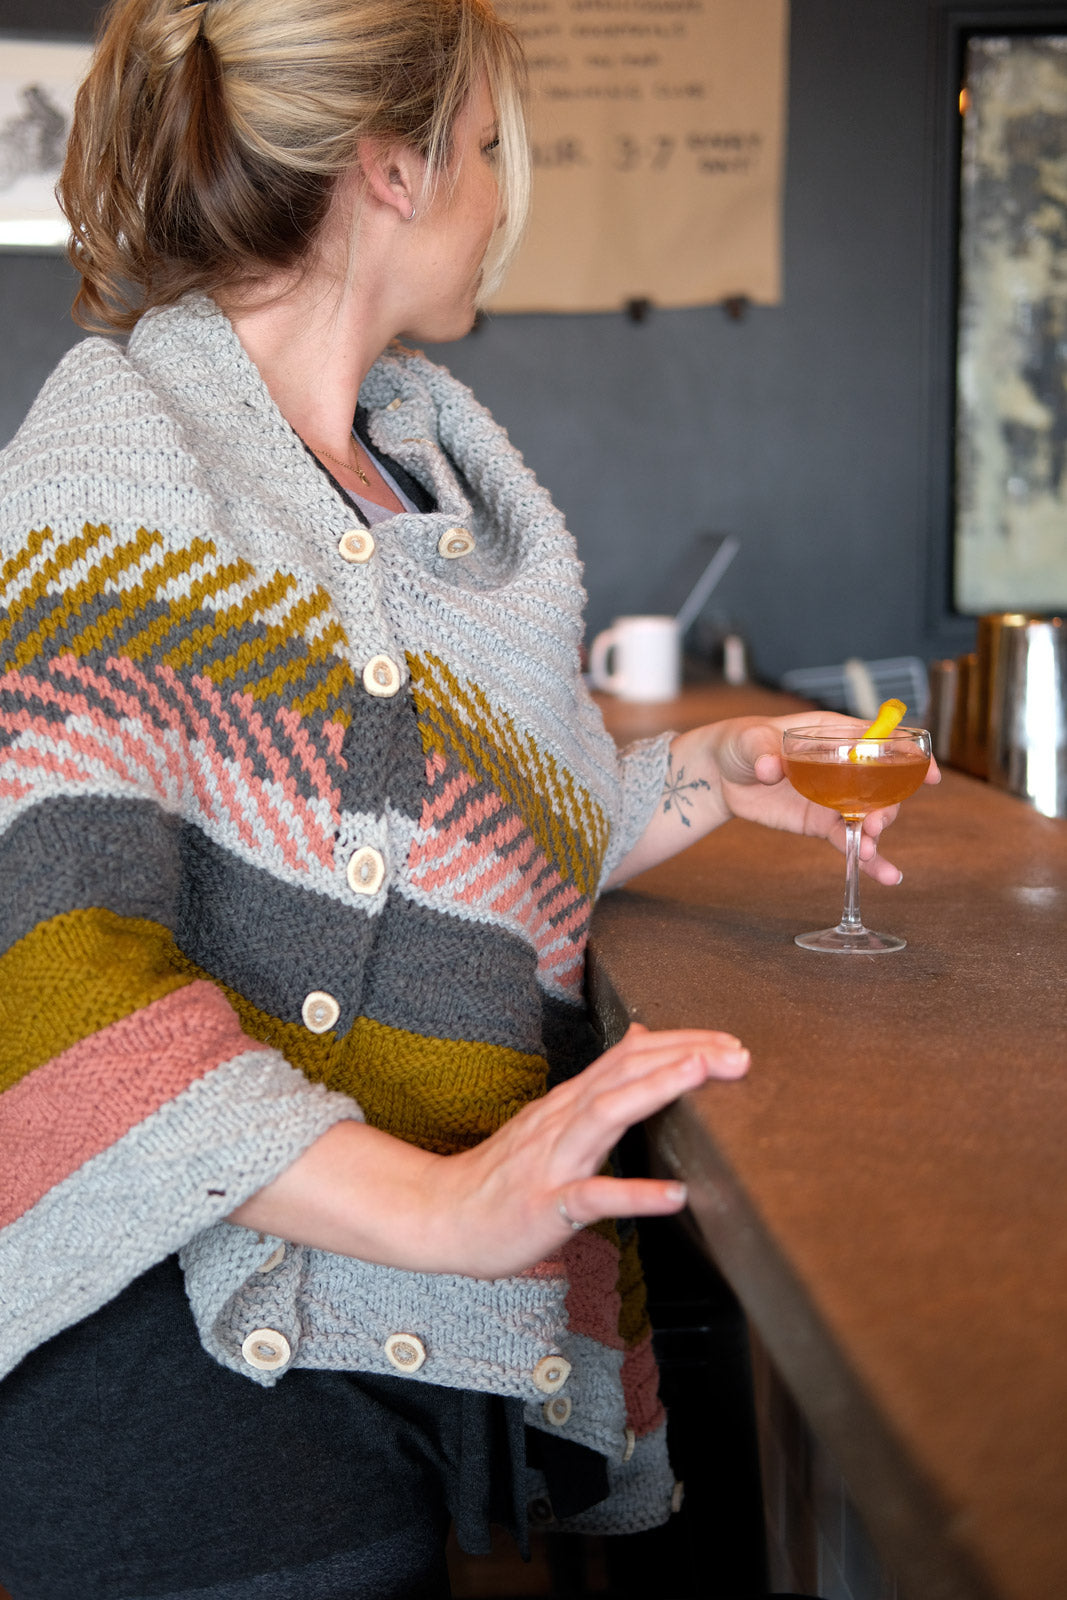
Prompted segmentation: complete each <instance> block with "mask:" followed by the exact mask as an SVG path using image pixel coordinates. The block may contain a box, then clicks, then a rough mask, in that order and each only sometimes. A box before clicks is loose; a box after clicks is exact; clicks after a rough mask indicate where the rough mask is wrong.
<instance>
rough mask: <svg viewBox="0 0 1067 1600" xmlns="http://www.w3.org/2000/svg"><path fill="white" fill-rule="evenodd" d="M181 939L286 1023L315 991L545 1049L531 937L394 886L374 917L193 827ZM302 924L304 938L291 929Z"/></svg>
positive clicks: (346, 1005)
mask: <svg viewBox="0 0 1067 1600" xmlns="http://www.w3.org/2000/svg"><path fill="white" fill-rule="evenodd" d="M182 851H183V856H184V869H185V873H186V881H187V883H188V890H187V893H186V895H185V898H184V900H183V903H182V907H181V912H180V916H179V926H178V940H179V943H180V945H181V947H182V949H183V950H184V951H185V953H186V955H187V956H189V958H190V960H192V961H195V962H196V963H197V965H198V966H201V967H203V968H204V969H205V970H206V971H207V972H209V973H210V974H211V976H212V977H213V978H216V979H217V980H218V981H219V982H221V983H225V984H227V985H229V987H231V988H233V989H236V990H237V991H238V992H239V993H240V994H242V995H244V996H245V997H246V999H248V1000H250V1001H251V1002H252V1004H253V1005H255V1006H258V1007H259V1009H260V1010H261V1011H266V1012H267V1013H268V1014H269V1015H270V1016H273V1017H278V1018H280V1019H281V1020H282V1021H284V1022H294V1023H299V1022H300V1020H301V1017H300V1008H301V1006H302V1005H303V1003H304V1000H305V997H306V996H307V995H308V994H309V993H310V992H311V991H312V990H313V989H324V990H326V992H327V993H328V994H332V995H333V997H334V999H335V1000H336V1001H337V1003H338V1005H339V1006H340V1007H341V1015H340V1018H339V1020H338V1024H337V1029H336V1032H337V1033H338V1034H340V1035H343V1034H345V1033H347V1032H348V1030H349V1028H351V1026H352V1024H353V1022H354V1021H355V1019H356V1017H357V1016H359V1015H360V1014H364V1015H366V1016H368V1017H371V1018H373V1019H374V1020H375V1021H377V1022H383V1023H385V1024H387V1025H388V1026H389V1027H393V1028H404V1029H407V1030H408V1031H409V1032H412V1033H420V1034H425V1035H427V1036H429V1037H432V1038H440V1039H462V1040H465V1041H472V1042H473V1041H480V1042H481V1043H484V1044H497V1045H505V1046H508V1047H510V1048H511V1049H514V1050H523V1051H526V1052H529V1053H531V1054H538V1053H540V1050H541V1015H540V999H539V995H538V990H537V984H536V969H537V957H536V954H535V952H534V951H533V949H532V948H531V947H530V946H529V945H528V944H526V943H525V941H524V940H521V939H517V938H515V937H514V936H513V935H510V934H507V933H504V932H502V931H501V930H500V929H496V928H492V927H489V926H487V925H486V924H485V923H482V922H477V921H474V920H471V921H466V920H464V919H462V918H460V917H454V916H450V915H447V914H445V913H442V912H438V911H431V910H427V909H426V908H424V907H422V906H418V905H414V904H413V903H412V902H410V901H408V900H406V899H404V898H403V896H401V895H399V894H397V893H395V892H394V893H392V894H390V895H389V896H388V898H387V900H386V903H385V907H384V909H383V910H382V911H381V912H380V913H379V915H377V916H374V917H371V916H368V915H367V914H366V913H365V912H364V911H362V910H360V909H358V908H355V909H353V908H351V907H348V906H345V905H342V904H341V903H340V902H339V901H336V900H333V899H330V898H327V897H326V896H324V895H318V894H309V893H308V891H307V890H306V889H299V888H293V887H291V886H290V885H288V884H285V883H283V882H281V881H280V880H278V879H276V878H274V877H272V875H271V874H270V873H267V872H264V871H261V870H260V869H259V868H256V867H252V866H249V865H248V864H247V863H246V862H243V861H241V860H239V859H238V858H237V857H236V856H233V855H231V854H230V853H229V851H227V850H224V849H223V848H222V847H221V846H219V845H216V844H214V843H212V841H210V840H209V839H206V838H205V837H204V835H203V834H201V833H199V832H198V831H197V830H196V829H193V828H187V829H186V831H185V833H184V835H183V839H182ZM290 930H298V936H297V937H289V936H288V935H289V931H290Z"/></svg>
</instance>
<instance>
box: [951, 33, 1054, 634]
mask: <svg viewBox="0 0 1067 1600" xmlns="http://www.w3.org/2000/svg"><path fill="white" fill-rule="evenodd" d="M961 68H962V70H961V83H960V114H961V118H962V130H961V131H962V139H961V153H960V210H959V216H960V226H959V254H958V260H959V300H958V306H957V342H956V452H955V454H956V460H955V482H956V492H955V526H954V550H953V557H954V560H953V571H954V600H955V604H956V607H957V609H958V610H959V611H961V612H963V613H965V614H967V615H971V616H980V615H982V614H983V613H985V612H992V611H1041V610H1045V609H1049V608H1052V609H1060V608H1063V607H1064V606H1067V204H1065V196H1067V27H1064V28H1063V29H1061V30H1059V31H1056V32H1036V33H1035V32H1032V31H1030V30H1026V31H1021V30H1005V31H994V32H984V31H983V32H975V33H972V34H970V35H969V36H968V37H967V38H966V39H965V41H964V50H963V60H962V64H961Z"/></svg>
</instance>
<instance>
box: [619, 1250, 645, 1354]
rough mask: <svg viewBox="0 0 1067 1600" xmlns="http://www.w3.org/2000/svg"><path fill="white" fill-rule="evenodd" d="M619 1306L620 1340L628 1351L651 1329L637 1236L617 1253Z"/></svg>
mask: <svg viewBox="0 0 1067 1600" xmlns="http://www.w3.org/2000/svg"><path fill="white" fill-rule="evenodd" d="M619 1302H620V1304H619V1338H620V1339H622V1341H623V1343H624V1344H625V1345H626V1347H627V1349H628V1350H629V1349H632V1348H633V1346H634V1345H635V1344H640V1342H641V1340H642V1339H644V1338H645V1337H646V1335H647V1334H648V1333H649V1331H650V1329H651V1323H650V1322H649V1320H648V1297H647V1294H646V1290H645V1279H644V1274H643V1272H642V1271H641V1257H640V1254H639V1250H638V1242H637V1234H636V1232H634V1233H631V1234H630V1237H629V1238H628V1239H627V1240H626V1243H625V1244H624V1245H623V1246H622V1249H621V1251H620V1253H619Z"/></svg>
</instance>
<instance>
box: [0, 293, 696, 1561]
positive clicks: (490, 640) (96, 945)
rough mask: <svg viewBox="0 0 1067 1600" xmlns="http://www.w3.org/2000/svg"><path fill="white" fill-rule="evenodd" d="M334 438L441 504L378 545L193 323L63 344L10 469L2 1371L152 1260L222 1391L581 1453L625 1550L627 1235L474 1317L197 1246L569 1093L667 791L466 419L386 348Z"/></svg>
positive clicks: (0, 726)
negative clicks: (356, 1387) (297, 1173)
mask: <svg viewBox="0 0 1067 1600" xmlns="http://www.w3.org/2000/svg"><path fill="white" fill-rule="evenodd" d="M361 404H362V405H363V406H364V407H366V410H367V413H368V427H369V432H370V437H371V439H372V440H373V443H374V444H375V446H376V447H377V448H378V449H380V450H381V451H382V452H383V453H385V454H386V455H388V456H390V457H391V458H393V460H395V461H396V462H398V463H399V464H400V466H401V467H402V468H403V469H405V470H406V471H407V472H408V473H409V474H410V475H411V476H412V477H413V478H414V479H415V480H416V481H417V482H418V483H420V484H421V485H423V486H424V487H425V488H426V489H427V490H428V491H429V493H430V494H431V495H432V496H433V501H434V503H435V505H436V509H435V510H434V511H432V512H428V513H421V514H420V513H404V514H401V515H398V516H396V517H393V518H391V519H390V520H388V521H387V522H385V523H383V524H380V525H378V526H376V527H375V528H374V530H373V533H371V532H370V531H369V530H368V529H366V528H364V527H363V526H361V525H360V524H359V523H358V521H357V518H356V515H355V513H354V510H353V507H352V505H351V504H350V503H349V502H348V501H347V500H346V498H345V497H344V496H343V495H341V494H340V493H339V491H338V489H337V487H336V485H335V484H334V483H333V482H332V480H331V479H330V478H329V477H328V475H326V474H325V473H324V472H323V471H322V470H321V468H320V467H319V466H318V465H317V464H316V463H315V461H314V460H313V459H312V458H311V457H310V456H309V455H308V453H307V452H306V451H305V449H304V447H303V446H302V445H301V443H300V441H299V439H298V438H297V437H296V435H295V434H294V433H293V432H292V430H291V429H290V428H289V427H288V425H287V424H286V422H285V421H284V419H283V418H282V416H281V415H280V413H279V412H278V410H277V408H276V407H275V405H274V403H273V401H272V400H271V398H270V396H269V394H268V392H267V390H266V387H265V385H264V384H263V382H262V379H261V378H260V376H259V373H258V372H257V370H256V368H255V367H254V366H253V364H252V363H251V362H250V361H249V360H248V358H247V357H246V356H245V354H244V352H243V349H242V347H241V345H240V343H239V341H238V340H237V338H236V336H235V334H234V331H233V329H232V327H231V325H230V323H229V322H228V320H227V319H226V318H225V317H224V316H223V315H222V313H221V312H220V311H219V310H218V308H217V307H216V306H215V305H214V304H213V302H211V301H209V300H205V299H201V298H198V297H197V298H190V299H188V300H186V301H185V302H183V303H182V304H181V305H179V306H177V307H174V308H170V309H167V310H163V311H159V312H155V313H151V314H149V315H148V316H146V317H145V318H143V319H142V321H141V322H140V323H139V325H138V327H137V329H136V330H135V332H134V334H133V336H132V337H131V339H130V341H129V344H128V347H127V348H126V349H125V350H123V349H122V348H121V347H120V346H118V345H116V344H114V343H112V342H111V341H107V340H103V339H88V340H86V341H84V342H82V343H81V344H80V345H78V346H77V347H76V348H75V349H74V350H73V351H72V352H71V353H70V354H69V355H68V356H67V357H66V358H65V360H64V361H63V362H62V363H61V364H60V366H59V367H58V368H57V370H56V372H55V373H54V374H53V376H52V377H51V379H49V381H48V383H47V384H46V385H45V388H44V389H43V390H42V392H41V394H40V396H39V397H38V400H37V402H36V404H35V405H34V407H33V409H32V410H31V412H30V414H29V416H28V418H27V420H26V422H25V423H24V425H23V427H22V428H21V430H20V431H19V433H18V435H17V437H16V439H15V440H14V442H13V443H12V444H11V445H10V446H9V447H8V449H7V450H6V451H5V452H4V453H3V456H2V457H0V462H2V467H0V537H2V547H0V559H2V562H3V565H2V568H0V585H2V597H0V603H2V605H3V608H4V610H3V616H2V619H0V654H2V661H0V672H2V677H0V691H2V698H0V830H2V831H0V873H2V882H3V886H4V887H3V894H2V896H0V952H2V955H0V1091H2V1092H0V1150H2V1152H3V1155H2V1159H0V1374H2V1373H4V1372H6V1371H7V1370H9V1369H10V1368H11V1367H12V1366H13V1365H14V1364H15V1363H16V1362H17V1361H18V1360H20V1359H21V1357H22V1356H23V1354H25V1353H26V1352H27V1351H28V1350H30V1349H32V1348H33V1347H34V1346H35V1345H37V1344H39V1343H40V1342H41V1341H43V1340H45V1339H48V1338H50V1337H51V1336H52V1335H53V1334H55V1333H56V1332H58V1331H59V1330H60V1329H62V1328H63V1327H65V1326H68V1325H69V1324H71V1323H72V1322H75V1321H77V1320H79V1319H80V1318H82V1317H84V1316H86V1315H87V1314H89V1313H90V1312H92V1311H93V1310H95V1309H96V1308H98V1307H99V1306H100V1305H102V1304H104V1303H105V1302H106V1301H107V1300H109V1299H110V1298H111V1297H113V1296H114V1295H115V1294H117V1293H118V1292H119V1291H120V1290H121V1289H122V1288H123V1287H124V1286H125V1285H126V1284H127V1283H128V1282H130V1281H131V1280H132V1279H133V1278H134V1277H135V1276H136V1275H138V1274H139V1273H141V1272H143V1271H145V1270H146V1269H147V1268H148V1267H149V1266H150V1265H152V1264H153V1263H154V1262H155V1261H157V1260H160V1259H161V1258H162V1257H163V1256H165V1255H167V1254H168V1253H171V1252H173V1251H180V1252H181V1261H182V1265H183V1268H184V1272H185V1280H186V1288H187V1293H188V1296H189V1300H190V1304H191V1307H192V1312H193V1315H194V1317H195V1319H196V1323H197V1326H198V1329H199V1333H200V1337H201V1340H202V1342H203V1344H204V1346H205V1348H206V1349H207V1350H208V1351H209V1352H210V1354H211V1355H212V1356H214V1357H215V1358H216V1359H217V1360H218V1361H220V1362H222V1363H223V1364H225V1365H226V1366H228V1367H230V1368H232V1369H233V1370H234V1371H236V1372H239V1373H242V1374H244V1375H245V1376H246V1377H247V1378H249V1379H250V1380H252V1381H254V1382H257V1383H263V1384H273V1383H275V1382H277V1381H279V1379H282V1380H283V1379H284V1373H285V1372H286V1371H287V1370H288V1368H289V1367H290V1366H299V1367H318V1368H323V1367H331V1368H344V1369H348V1370H356V1371H363V1372H374V1373H386V1374H395V1373H396V1372H397V1371H403V1372H407V1373H408V1374H409V1377H410V1381H412V1382H431V1383H436V1384H445V1385H451V1386H459V1387H464V1388H470V1389H478V1390H484V1391H487V1392H490V1393H495V1394H499V1395H510V1396H520V1397H522V1398H523V1399H524V1400H525V1401H526V1402H527V1405H526V1414H527V1419H528V1421H529V1422H530V1423H531V1424H532V1425H533V1426H535V1427H539V1428H542V1429H545V1430H549V1431H551V1430H560V1436H565V1437H569V1438H572V1439H574V1440H576V1441H578V1442H579V1443H581V1444H584V1445H586V1446H589V1447H592V1448H593V1449H595V1450H597V1451H599V1452H600V1453H601V1454H602V1455H603V1456H604V1457H605V1458H606V1459H607V1461H608V1464H609V1481H610V1482H611V1483H612V1488H613V1492H612V1496H611V1497H610V1499H609V1500H608V1501H607V1502H604V1503H603V1504H602V1505H601V1506H599V1507H596V1508H594V1509H593V1510H591V1511H589V1512H586V1513H583V1514H582V1516H580V1517H578V1518H575V1519H572V1521H571V1522H570V1523H569V1524H568V1526H574V1527H581V1528H587V1529H602V1530H623V1529H630V1528H639V1527H646V1526H652V1525H654V1524H655V1523H658V1522H660V1521H662V1520H663V1518H664V1516H665V1515H666V1514H667V1510H668V1507H669V1502H670V1497H671V1490H672V1487H673V1480H672V1476H671V1473H670V1470H669V1467H668V1465H667V1459H666V1452H665V1446H664V1430H663V1414H662V1411H661V1408H660V1406H659V1402H658V1399H657V1397H656V1384H655V1371H654V1365H653V1361H652V1355H651V1348H650V1337H649V1329H648V1325H647V1320H646V1317H645V1313H644V1303H643V1290H642V1288H641V1281H640V1271H639V1268H638V1266H637V1264H636V1259H635V1255H634V1250H633V1241H632V1237H631V1236H630V1234H629V1233H628V1232H627V1230H626V1229H624V1228H621V1227H620V1228H617V1227H615V1226H614V1225H611V1224H608V1225H600V1226H597V1227H594V1228H589V1229H587V1230H585V1231H584V1232H582V1233H580V1234H576V1235H575V1236H574V1238H573V1239H572V1240H570V1241H569V1242H568V1243H567V1244H566V1245H565V1246H564V1247H563V1248H562V1249H561V1251H560V1252H559V1254H558V1256H556V1257H555V1258H553V1259H551V1260H548V1261H545V1262H544V1263H542V1264H541V1265H540V1266H539V1267H537V1268H536V1269H534V1270H532V1271H530V1272H527V1273H524V1274H521V1275H519V1276H516V1277H512V1278H507V1279H503V1280H499V1281H495V1282H483V1281H479V1280H475V1279H471V1278H466V1277H461V1276H453V1275H432V1274H423V1273H411V1272H403V1271H399V1270H396V1269H393V1268H386V1267H379V1266H373V1265H368V1264H366V1263H364V1262H360V1261H355V1260H351V1259H348V1258H346V1257H342V1256H337V1255H333V1254H331V1253H329V1252H325V1251H321V1250H314V1249H309V1248H303V1247H297V1246H293V1245H287V1244H284V1243H283V1242H282V1241H280V1240H277V1239H271V1238H266V1237H264V1236H263V1235H260V1234H256V1233H254V1232H251V1231H249V1230H247V1229H244V1228H241V1227H237V1226H235V1225H233V1224H230V1223H227V1222H226V1221H225V1220H223V1219H224V1218H225V1216H226V1215H227V1213H229V1212H231V1211H232V1210H233V1209H234V1208H235V1207H236V1206H238V1205H239V1204H240V1203H241V1202H242V1201H243V1200H245V1199H246V1198H247V1197H248V1196H249V1195H251V1194H253V1193H254V1192H255V1191H256V1190H257V1189H259V1188H261V1187H262V1186H263V1185H264V1184H265V1183H267V1182H269V1181H270V1180H271V1179H272V1178H274V1177H276V1176H277V1175H278V1174H279V1173H280V1172H281V1171H283V1170H284V1168H285V1167H286V1166H287V1165H289V1164H290V1163H291V1162H292V1161H293V1160H294V1159H295V1158H296V1157H297V1156H298V1155H299V1154H300V1153H301V1151H303V1150H304V1149H306V1148H307V1146H308V1145H310V1144H311V1143H312V1142H313V1141H314V1140H315V1139H316V1138H317V1137H318V1136H319V1135H320V1134H322V1133H323V1132H324V1131H325V1129H327V1128H328V1127H330V1126H331V1125H332V1124H333V1123H335V1122H337V1121H338V1120H342V1119H345V1118H365V1119H366V1120H367V1121H368V1122H370V1123H373V1124H374V1125H376V1126H380V1127H383V1128H386V1129H389V1130H390V1131H391V1132H393V1133H395V1134H397V1135H399V1136H400V1137H401V1138H404V1139H407V1140H410V1141H412V1142H414V1143H416V1144H419V1145H421V1146H423V1147H425V1148H427V1149H431V1150H435V1151H439V1152H442V1153H448V1152H451V1151H456V1150H459V1149H462V1148H465V1147H468V1146H470V1145H472V1144H474V1143H476V1142H477V1141H478V1140H481V1139H483V1138H484V1137H485V1136H486V1135H487V1134H489V1133H491V1132H492V1131H493V1129H495V1128H497V1127H498V1126H499V1125H500V1124H501V1123H502V1122H503V1121H504V1120H505V1119H506V1118H507V1117H509V1116H511V1115H512V1114H513V1113H514V1112H515V1111H516V1110H517V1109H518V1108H519V1107H520V1106H522V1105H523V1104H525V1103H526V1102H527V1101H529V1100H530V1099H531V1098H532V1097H534V1096H536V1095H539V1094H541V1093H543V1092H544V1089H545V1087H546V1082H547V1081H549V1079H550V1076H551V1075H552V1074H553V1073H555V1074H561V1073H565V1072H567V1071H570V1070H574V1069H575V1068H576V1066H577V1065H579V1064H580V1060H579V1053H580V1046H579V1045H578V1044H576V1043H575V1041H580V1040H581V1039H582V1032H583V1028H584V1027H585V1022H584V1013H583V1010H582V1003H581V977H582V968H583V954H584V945H585V938H586V928H587V923H588V917H589V911H590V907H591V904H592V901H593V899H594V897H595V894H596V891H597V888H598V885H599V884H600V883H602V882H603V880H604V878H605V876H606V875H607V874H608V873H609V872H610V871H611V869H612V867H613V865H614V864H615V863H616V862H617V861H618V860H619V859H621V857H622V856H623V855H624V854H625V853H626V852H627V850H628V849H629V848H630V847H631V845H632V844H633V843H634V842H635V840H636V839H637V838H638V837H639V836H640V834H641V832H642V830H643V828H644V826H645V824H646V822H647V820H648V818H649V816H650V814H651V812H652V810H653V807H654V805H655V801H656V797H657V796H658V794H659V790H660V784H661V779H662V773H663V768H664V765H665V745H664V742H663V741H651V742H648V743H645V744H641V745H638V746H634V747H631V748H630V750H628V751H627V752H625V753H624V754H623V755H622V756H621V757H619V756H618V755H617V753H616V751H615V748H614V746H613V744H612V742H611V740H610V739H609V738H608V737H607V735H606V733H605V731H604V728H603V725H602V723H601V720H600V717H599V713H598V712H597V711H596V709H595V707H594V706H593V705H592V703H591V702H590V700H589V698H588V696H587V694H586V693H585V690H584V688H583V685H582V681H581V678H580V675H579V668H578V644H579V638H580V627H581V605H582V602H583V600H584V595H583V593H582V589H581V582H580V567H579V564H578V561H577V558H576V556H575V552H574V549H573V545H572V541H571V539H570V537H569V535H568V534H567V532H566V530H565V528H564V526H563V523H562V520H561V518H560V516H559V514H558V512H557V511H556V510H555V508H554V507H553V506H552V504H551V502H550V500H549V498H548V496H547V495H546V494H545V493H544V491H543V490H542V489H541V488H540V487H539V486H538V484H537V483H536V482H535V480H534V478H533V476H532V475H531V473H530V472H529V471H528V470H527V469H526V468H525V467H524V466H523V464H522V461H521V458H520V457H519V456H518V454H517V453H516V451H515V450H514V449H513V448H512V446H511V445H510V443H509V442H508V440H507V437H506V435H505V434H504V433H503V431H502V430H501V429H500V428H499V427H497V426H496V425H495V424H494V423H493V421H492V419H491V418H490V417H489V415H488V413H487V412H485V411H484V410H483V409H482V408H481V407H480V406H478V405H477V404H476V402H475V401H474V399H473V397H472V396H471V395H470V394H469V392H468V391H467V390H466V389H465V388H464V387H463V386H462V385H460V384H459V383H457V382H456V381H455V380H454V379H453V378H451V377H450V376H449V375H448V374H447V373H446V372H444V371H443V370H442V369H440V368H438V367H436V366H434V365H432V364H431V363H430V362H428V361H427V360H426V359H425V358H424V357H422V356H421V355H418V354H412V353H410V352H408V351H404V350H402V349H399V348H395V349H391V350H390V351H389V352H387V353H386V355H384V356H383V357H382V358H381V359H380V360H379V361H378V362H377V364H376V365H375V367H374V368H373V369H372V371H371V372H370V374H369V376H368V378H367V380H366V383H365V385H364V388H363V391H362V394H361Z"/></svg>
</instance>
